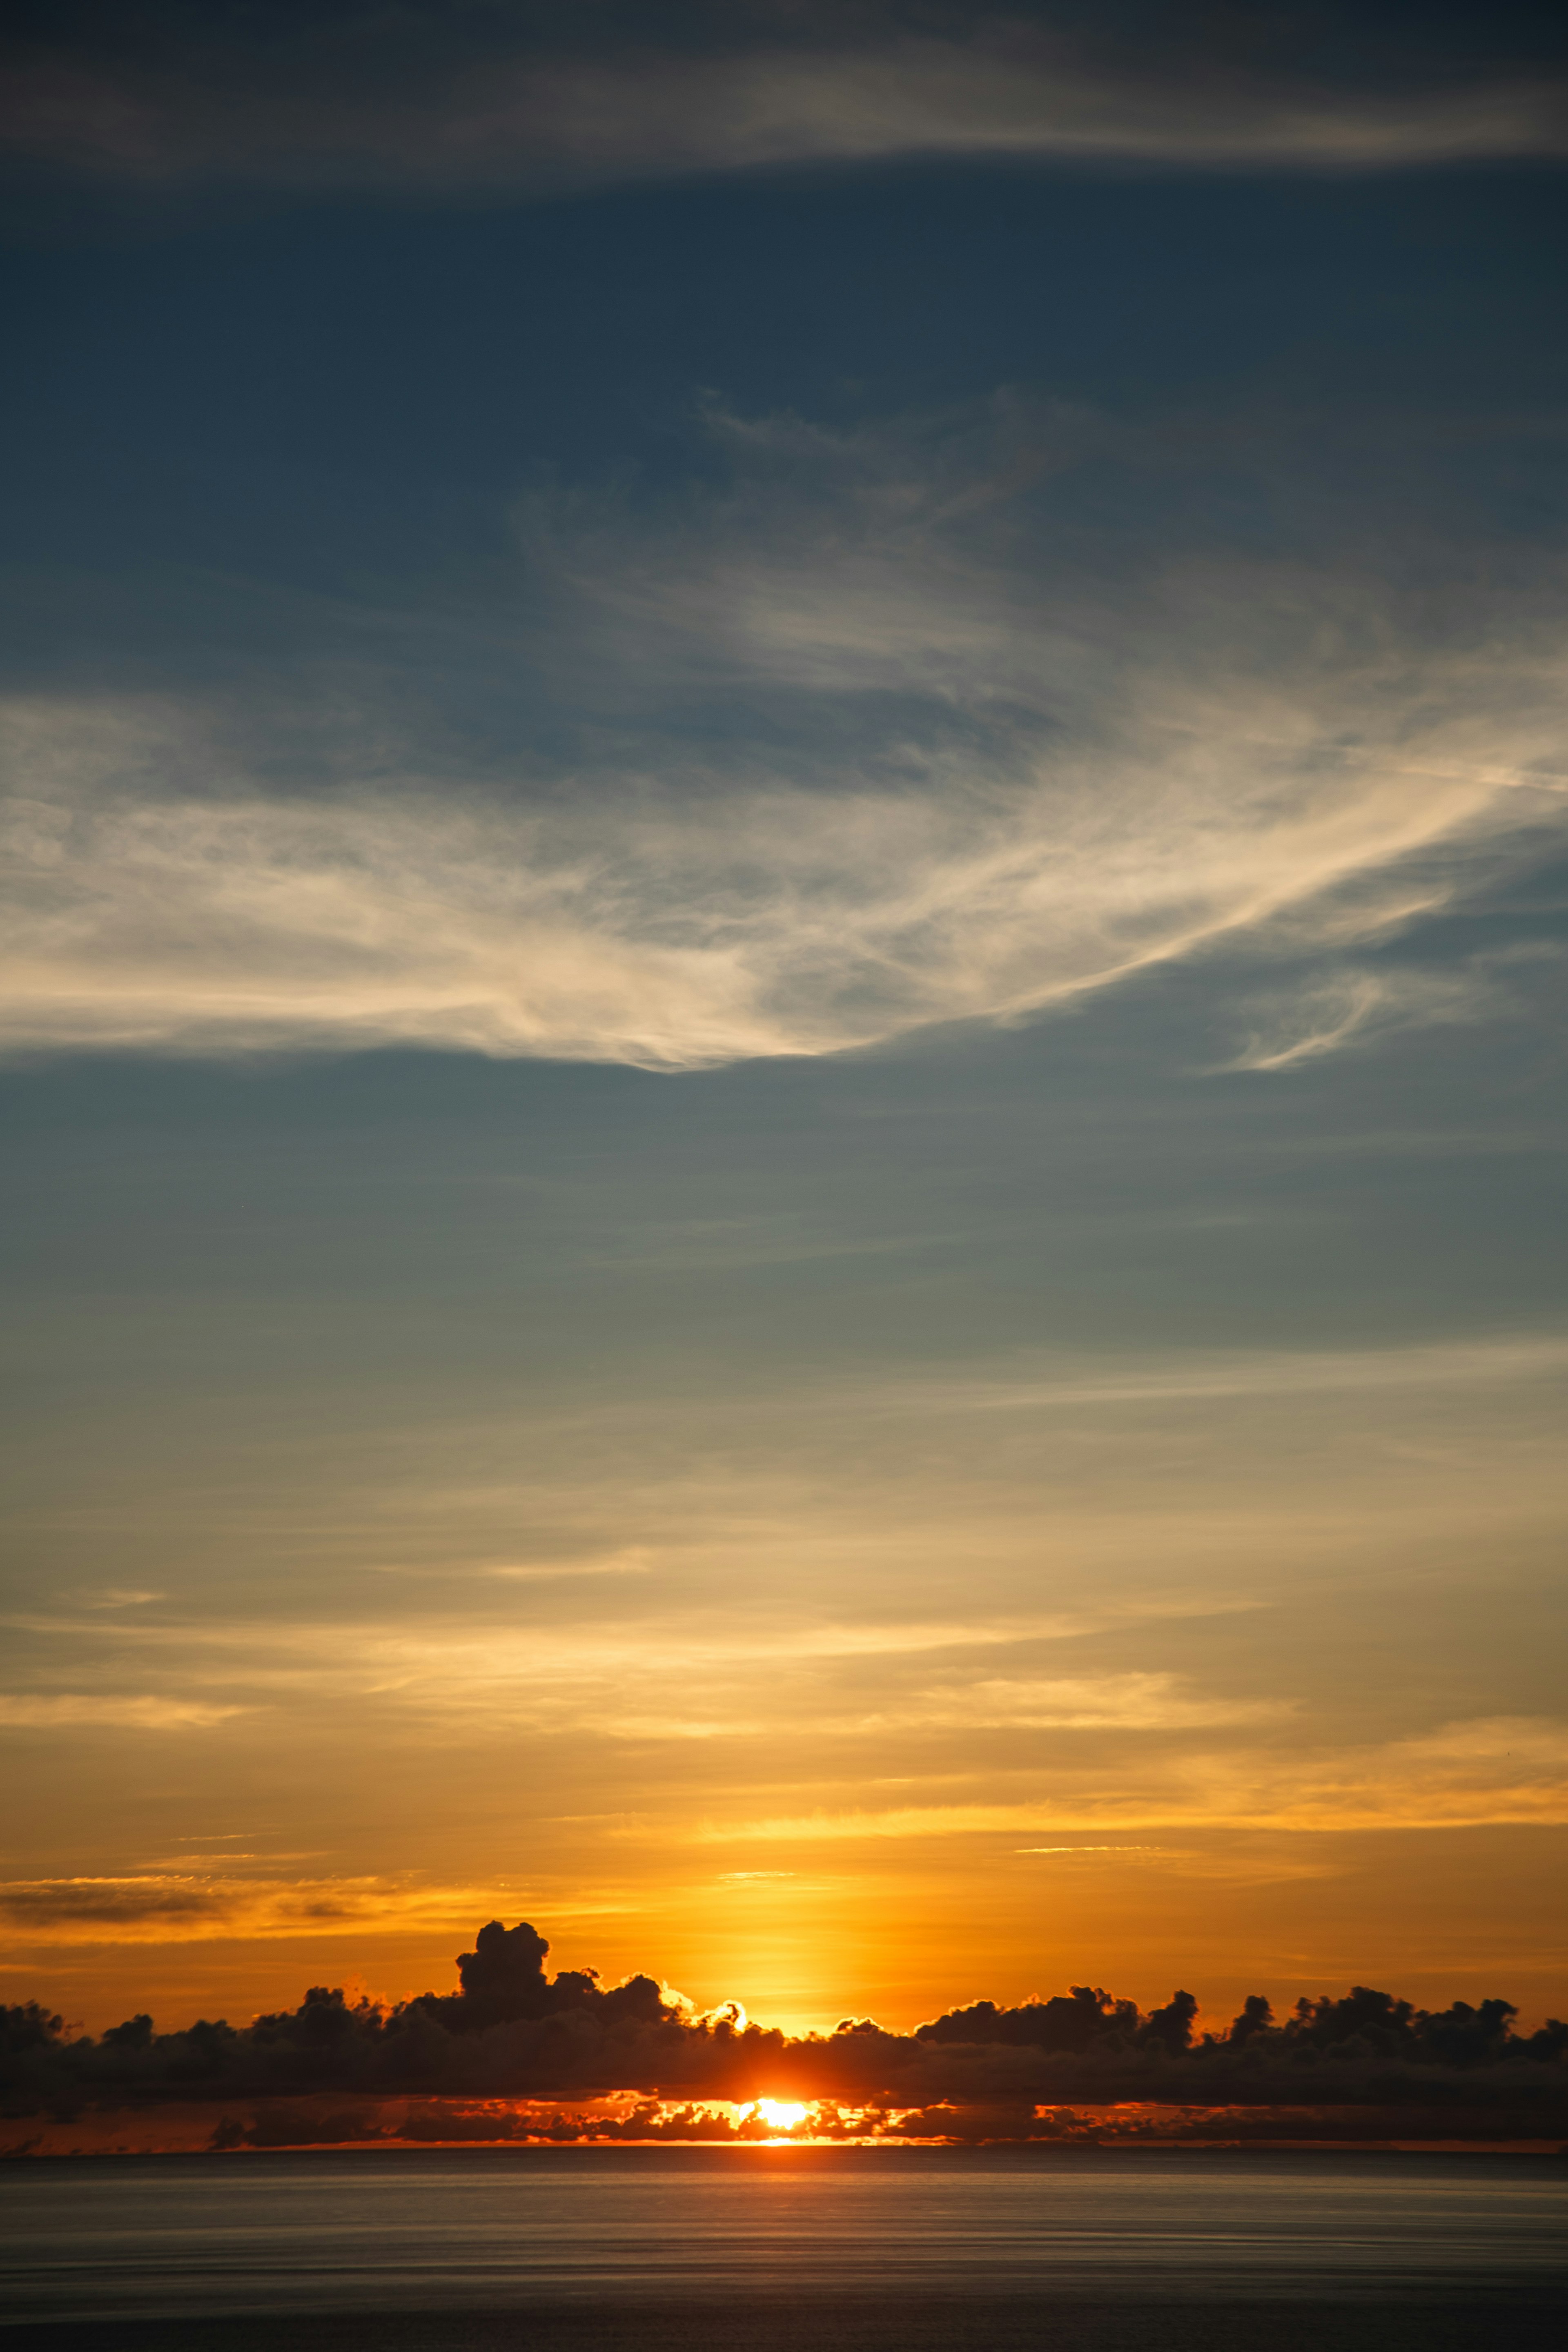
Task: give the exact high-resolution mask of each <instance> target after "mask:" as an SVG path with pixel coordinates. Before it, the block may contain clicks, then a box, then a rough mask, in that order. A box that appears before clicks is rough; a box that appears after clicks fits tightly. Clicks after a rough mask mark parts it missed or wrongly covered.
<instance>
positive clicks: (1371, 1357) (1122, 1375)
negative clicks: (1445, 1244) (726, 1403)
mask: <svg viewBox="0 0 1568 2352" xmlns="http://www.w3.org/2000/svg"><path fill="white" fill-rule="evenodd" d="M1565 1372H1568V1338H1563V1337H1562V1336H1560V1335H1559V1334H1558V1333H1556V1332H1552V1331H1545V1332H1529V1333H1521V1334H1517V1335H1514V1334H1498V1335H1496V1336H1495V1337H1494V1336H1488V1337H1482V1338H1477V1339H1455V1340H1436V1341H1432V1342H1429V1343H1428V1344H1426V1345H1425V1346H1416V1347H1402V1348H1344V1349H1338V1348H1335V1349H1311V1348H1268V1349H1263V1348H1258V1349H1218V1348H1215V1349H1181V1350H1180V1351H1173V1352H1172V1353H1171V1354H1170V1355H1168V1356H1164V1357H1159V1356H1154V1357H1145V1358H1143V1359H1142V1360H1131V1361H1128V1360H1121V1361H1120V1362H1118V1361H1114V1360H1112V1361H1109V1362H1107V1361H1101V1362H1099V1363H1095V1364H1085V1365H1082V1366H1081V1368H1079V1369H1078V1370H1068V1369H1067V1368H1066V1367H1065V1366H1058V1367H1054V1368H1050V1369H1047V1367H1046V1366H1041V1367H1040V1368H1039V1370H1038V1371H1031V1370H1028V1369H1026V1368H1015V1369H1014V1370H1012V1371H1011V1373H1010V1374H1008V1375H1005V1376H1004V1375H994V1376H992V1377H990V1378H972V1379H969V1380H965V1381H900V1383H899V1384H898V1385H897V1387H896V1388H889V1389H883V1390H879V1391H876V1392H875V1394H874V1395H873V1396H872V1397H871V1398H869V1399H867V1400H865V1402H868V1403H870V1404H872V1405H873V1406H874V1405H877V1404H880V1405H882V1406H883V1407H884V1408H885V1407H888V1406H891V1405H894V1404H897V1405H900V1406H905V1407H907V1408H909V1409H910V1410H912V1411H916V1412H918V1411H921V1410H925V1411H929V1412H942V1413H946V1412H964V1411H968V1412H1052V1411H1066V1410H1073V1409H1079V1408H1084V1409H1087V1408H1089V1407H1092V1406H1097V1405H1123V1404H1125V1405H1139V1404H1163V1403H1171V1404H1181V1403H1184V1402H1193V1403H1199V1402H1206V1401H1214V1400H1218V1399H1220V1398H1224V1397H1241V1398H1265V1397H1301V1396H1325V1397H1332V1396H1341V1395H1342V1396H1358V1395H1375V1394H1383V1395H1388V1396H1398V1395H1399V1394H1400V1393H1402V1392H1405V1391H1414V1392H1415V1393H1417V1394H1419V1393H1420V1391H1423V1390H1429V1389H1450V1388H1451V1389H1458V1390H1485V1389H1489V1388H1495V1387H1509V1386H1512V1385H1513V1384H1515V1383H1521V1384H1522V1383H1528V1382H1532V1381H1557V1380H1561V1379H1562V1378H1563V1374H1564V1373H1565Z"/></svg>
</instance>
